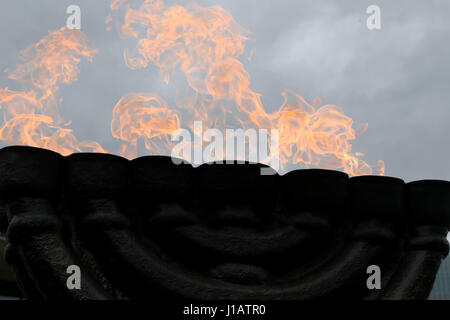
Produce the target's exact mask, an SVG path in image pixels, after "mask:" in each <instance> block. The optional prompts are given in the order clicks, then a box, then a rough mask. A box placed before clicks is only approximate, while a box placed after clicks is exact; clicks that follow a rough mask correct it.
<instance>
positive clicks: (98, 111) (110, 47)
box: [0, 0, 450, 181]
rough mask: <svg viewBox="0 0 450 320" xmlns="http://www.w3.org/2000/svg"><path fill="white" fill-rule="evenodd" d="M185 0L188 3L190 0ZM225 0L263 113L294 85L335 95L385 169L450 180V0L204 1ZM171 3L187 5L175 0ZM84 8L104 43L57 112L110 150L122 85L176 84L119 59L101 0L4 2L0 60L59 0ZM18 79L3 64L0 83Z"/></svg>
mask: <svg viewBox="0 0 450 320" xmlns="http://www.w3.org/2000/svg"><path fill="white" fill-rule="evenodd" d="M189 2H191V1H189ZM196 2H197V3H199V4H201V5H203V6H210V5H220V6H222V7H224V8H225V9H227V10H228V11H230V12H231V14H232V15H233V16H234V17H235V19H236V21H237V22H238V23H239V24H240V25H241V26H243V27H244V28H245V29H247V30H249V31H251V32H252V34H251V38H252V40H254V41H251V42H249V43H248V49H249V50H253V51H254V56H253V60H252V61H251V62H248V63H246V68H247V70H248V71H249V73H250V75H251V77H252V89H253V90H254V91H256V92H259V93H261V94H262V95H263V102H264V104H265V106H266V108H267V109H268V110H269V111H273V110H275V109H276V108H278V107H279V106H280V105H281V104H282V97H281V92H282V91H284V90H285V89H292V90H294V91H296V92H298V93H299V94H301V95H302V96H304V97H305V98H306V99H307V100H308V101H312V99H314V98H316V97H319V98H321V99H322V101H323V102H324V103H327V104H328V103H330V104H335V105H339V106H341V107H342V109H343V111H344V113H345V114H346V115H348V116H350V117H352V118H353V119H354V120H355V122H356V124H358V123H363V122H368V123H369V129H368V131H367V132H366V133H364V134H363V135H361V136H358V138H357V139H356V140H355V141H354V143H353V146H354V148H353V149H354V151H358V152H363V153H365V154H366V156H365V157H364V160H365V161H367V162H368V163H370V164H375V163H376V162H377V160H379V159H382V160H384V161H385V163H386V174H387V175H391V176H398V177H401V178H403V179H405V180H407V181H411V180H418V179H424V178H434V179H446V180H450V168H449V163H450V125H449V121H450V102H449V101H450V63H449V59H450V41H449V39H450V2H449V1H444V0H427V1H419V0H415V1H411V0H397V1H387V0H371V1H366V0H358V1H356V0H352V1H350V0H340V1H334V0H321V1H312V0H309V1H306V0H277V1H267V0H266V1H264V0H199V1H196ZM178 3H182V4H183V3H187V2H186V1H181V0H180V1H178ZM71 4H77V5H79V6H80V7H81V10H82V30H83V31H84V32H85V34H86V35H87V37H88V39H89V40H90V41H91V42H92V44H93V45H94V46H95V47H96V48H97V49H98V50H99V54H98V55H96V56H95V58H94V61H93V63H92V64H89V63H82V64H81V73H80V75H79V81H77V82H75V83H73V84H72V85H70V86H67V87H63V88H62V90H61V95H62V97H63V99H64V101H63V104H62V111H61V112H62V114H63V116H64V118H65V119H67V120H72V121H73V125H72V128H73V129H74V132H75V135H76V136H77V137H78V138H79V139H80V140H85V139H92V140H97V141H99V142H100V143H101V144H102V146H104V147H105V148H107V149H108V150H111V151H116V150H117V142H116V141H115V140H114V138H112V136H111V134H110V130H109V126H110V122H111V117H112V108H113V106H114V105H115V103H116V102H117V101H118V100H119V99H120V98H121V97H122V96H123V95H124V94H126V93H129V92H155V93H158V94H160V95H161V96H163V97H167V96H168V95H171V94H173V91H171V89H172V88H171V87H168V86H166V85H163V84H162V83H161V81H160V79H159V76H158V72H157V71H156V70H155V69H153V72H152V71H151V70H149V69H146V70H139V71H131V70H129V69H127V68H126V66H125V65H124V62H123V49H124V48H125V47H126V43H124V41H123V40H120V39H118V37H117V35H116V34H115V33H114V32H107V31H106V29H105V24H104V19H105V18H106V16H107V15H108V12H109V9H108V1H106V0H69V1H66V0H39V1H36V0H3V1H2V2H1V8H2V9H1V10H0V43H1V52H0V69H2V70H4V69H6V68H11V67H13V66H14V65H15V64H16V63H17V62H18V60H17V56H18V54H19V52H20V50H22V49H24V48H25V47H27V46H28V45H30V44H31V43H34V42H37V41H38V40H39V39H41V38H42V37H43V36H45V35H46V34H47V33H48V30H56V29H59V28H60V27H62V26H63V25H64V24H65V20H66V18H67V15H66V8H67V7H68V6H69V5H71ZM371 4H377V5H379V6H380V7H381V10H382V30H380V31H369V30H368V29H367V28H366V19H367V14H366V8H367V7H368V6H369V5H371ZM4 87H9V88H11V89H20V87H18V86H17V84H16V83H14V82H12V81H11V80H9V79H8V77H7V74H6V73H2V74H0V88H4Z"/></svg>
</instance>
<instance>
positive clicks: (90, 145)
mask: <svg viewBox="0 0 450 320" xmlns="http://www.w3.org/2000/svg"><path fill="white" fill-rule="evenodd" d="M96 52H97V50H95V49H94V48H92V47H91V46H90V45H89V43H88V42H87V40H86V39H85V37H84V35H83V34H82V32H81V31H79V30H69V29H67V28H62V29H60V30H57V31H53V32H49V34H48V35H47V36H45V37H44V38H43V39H41V40H40V41H39V42H37V43H35V44H33V45H31V46H29V47H28V48H26V49H25V50H23V51H22V52H21V54H22V56H21V59H22V61H23V63H21V64H18V65H17V66H16V69H15V70H14V71H8V70H6V72H8V73H9V77H10V79H13V80H16V81H18V82H20V83H21V84H22V86H23V88H24V91H12V90H9V89H8V88H6V89H1V90H0V108H1V110H2V112H3V124H2V127H1V128H0V140H2V141H4V142H6V143H7V144H18V145H29V146H35V147H41V148H46V149H50V150H54V151H56V152H59V153H61V154H64V155H67V154H71V153H73V152H74V151H94V152H105V150H103V148H102V147H101V146H100V145H99V144H98V143H96V142H93V141H84V142H79V141H78V140H77V139H76V137H75V136H74V135H73V133H72V131H71V130H70V129H69V128H67V124H65V123H64V121H63V119H62V118H61V115H60V113H59V103H60V102H61V101H62V99H59V98H58V96H57V94H58V91H59V85H60V83H64V84H69V83H71V82H73V81H76V80H77V76H78V73H79V69H78V64H79V62H80V58H81V57H85V58H87V59H88V60H89V61H91V59H92V56H93V55H94V54H95V53H96Z"/></svg>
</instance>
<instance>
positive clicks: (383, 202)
mask: <svg viewBox="0 0 450 320" xmlns="http://www.w3.org/2000/svg"><path fill="white" fill-rule="evenodd" d="M260 169H261V165H255V164H235V165H221V164H213V165H203V166H201V167H198V168H193V167H192V166H191V165H188V164H181V165H175V164H173V163H172V161H171V159H170V158H168V157H157V156H154V157H143V158H138V159H136V160H133V161H128V160H126V159H124V158H121V157H118V156H113V155H106V154H89V153H80V154H73V155H71V156H68V157H62V156H61V155H59V154H57V153H54V152H51V151H48V150H43V149H37V148H30V147H7V148H4V149H2V150H0V195H1V203H2V210H0V221H3V223H1V224H0V227H3V228H5V229H7V239H8V245H7V248H6V253H5V257H6V260H7V262H8V263H9V264H10V265H11V266H12V267H13V269H14V271H15V273H16V276H17V279H18V282H19V285H20V289H21V290H22V292H23V293H24V295H25V296H26V297H27V298H29V299H128V298H130V299H142V298H155V297H156V298H161V297H167V298H171V297H184V298H193V299H208V300H211V299H233V300H234V299H246V300H254V299H264V300H279V299H321V298H322V299H323V298H338V299H425V298H427V297H428V295H429V292H430V290H431V288H432V286H433V282H434V279H435V276H436V273H437V271H438V269H439V266H440V264H441V261H442V259H443V258H445V257H446V256H447V254H448V250H449V247H448V242H447V240H446V235H447V232H448V229H449V226H450V182H446V181H418V182H413V183H408V184H405V183H404V182H403V181H402V180H400V179H396V178H390V177H374V176H367V177H355V178H349V177H348V176H347V175H346V174H344V173H341V172H336V171H328V170H298V171H293V172H290V173H289V174H286V175H284V176H278V175H274V176H263V175H260ZM5 215H6V216H7V219H6V218H5ZM70 265H78V266H79V267H80V268H81V275H82V277H81V279H82V285H81V289H80V290H69V289H68V288H67V286H66V281H67V278H68V276H69V275H68V274H67V272H66V271H67V267H68V266H70ZM370 265H378V266H379V267H380V268H381V274H382V288H381V290H369V289H368V288H367V285H366V281H367V278H368V277H369V275H368V274H367V272H366V271H367V267H368V266H370Z"/></svg>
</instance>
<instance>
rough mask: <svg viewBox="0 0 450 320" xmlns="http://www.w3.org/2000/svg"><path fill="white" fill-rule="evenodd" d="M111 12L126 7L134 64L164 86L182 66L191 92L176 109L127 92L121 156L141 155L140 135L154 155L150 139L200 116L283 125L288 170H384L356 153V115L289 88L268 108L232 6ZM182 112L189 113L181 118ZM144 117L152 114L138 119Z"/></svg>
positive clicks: (120, 112)
mask: <svg viewBox="0 0 450 320" xmlns="http://www.w3.org/2000/svg"><path fill="white" fill-rule="evenodd" d="M111 9H112V10H113V11H116V10H124V12H125V15H124V19H123V22H122V23H118V24H117V30H118V33H119V35H120V36H121V37H124V38H125V37H131V38H135V39H136V40H137V46H136V48H135V50H134V51H135V52H134V53H130V52H129V51H128V50H126V51H125V62H126V64H127V65H128V67H129V68H131V69H141V68H147V67H149V66H156V67H157V68H158V69H159V72H160V75H161V77H162V79H163V81H165V82H166V83H168V82H169V81H170V78H171V76H172V74H173V73H174V72H175V70H177V69H179V70H181V71H182V72H183V73H184V75H185V77H186V81H187V84H188V87H189V88H190V91H191V92H190V93H189V94H188V95H187V96H185V97H181V98H180V97H177V103H176V108H172V109H171V110H169V109H168V107H167V104H166V102H164V101H163V100H161V99H160V98H158V97H157V96H156V95H153V94H134V95H128V96H126V97H125V98H123V99H122V100H121V101H119V103H118V104H117V105H116V107H115V109H114V115H113V116H114V119H113V124H112V131H113V135H114V137H116V138H118V139H120V140H122V141H123V142H124V145H123V147H122V154H123V155H125V156H129V157H133V156H136V153H137V149H136V145H137V140H138V139H139V138H143V139H144V140H145V141H146V143H145V147H146V149H148V150H149V151H150V152H155V144H153V143H149V141H150V140H151V139H152V137H154V136H156V137H158V139H160V140H161V139H162V140H166V141H167V136H166V137H164V136H165V135H168V134H170V133H171V132H170V130H172V129H174V128H177V127H179V126H180V124H182V125H185V126H187V127H189V128H192V122H193V121H194V120H202V121H204V122H205V124H206V126H208V127H215V128H219V129H225V128H231V127H236V126H240V127H243V128H244V129H247V128H255V129H279V135H280V142H279V152H280V155H279V157H280V162H281V166H282V168H283V167H285V166H286V165H287V164H299V165H303V166H304V167H306V168H309V167H321V168H327V169H336V170H343V171H345V172H347V173H349V174H350V175H366V174H381V175H382V174H384V163H383V161H379V162H378V164H377V165H376V166H370V165H368V164H367V163H366V162H364V161H363V160H361V159H359V158H358V156H361V154H360V153H353V152H352V145H351V143H350V141H351V140H353V139H355V136H356V131H355V129H353V120H352V119H351V118H349V117H348V116H346V115H344V114H343V112H342V111H341V110H340V108H339V107H337V106H333V105H325V106H322V107H319V108H317V109H316V108H314V107H313V106H312V105H310V104H308V103H307V102H306V101H305V100H304V99H303V98H302V97H301V96H300V95H298V94H296V93H294V92H291V91H286V92H284V93H283V96H284V103H283V105H282V106H281V108H280V109H279V110H278V111H276V112H274V113H268V112H266V110H265V108H264V106H263V104H262V102H261V95H260V94H258V93H256V92H254V91H253V90H252V89H251V88H250V76H249V74H248V72H247V71H246V70H245V67H244V65H243V64H242V62H241V61H240V60H239V58H240V57H241V56H242V55H243V53H244V49H245V41H246V40H248V37H247V36H246V34H247V32H246V31H245V30H244V29H242V27H241V26H239V25H238V24H237V22H236V21H235V20H234V19H233V17H232V16H231V14H230V13H229V12H227V11H226V10H224V9H222V8H221V7H218V6H213V7H210V8H204V7H201V6H199V5H196V4H191V5H188V6H180V5H172V6H167V5H165V4H164V3H163V1H161V0H145V1H144V2H143V4H142V5H141V6H140V7H139V8H138V9H133V8H132V7H131V6H130V4H129V3H128V1H127V0H114V1H113V2H112V3H111ZM111 21H112V17H111V18H108V20H107V22H108V23H110V22H111ZM149 102H151V104H150V105H148V103H149ZM317 102H318V103H320V101H319V100H317ZM181 112H183V115H184V114H187V117H181V115H180V114H181ZM144 115H145V117H150V118H149V119H148V120H139V119H140V117H142V116H144ZM154 116H156V118H154V119H153V120H152V119H151V117H154ZM168 145H169V143H166V144H165V146H166V147H167V148H168ZM160 149H161V148H160V147H159V149H158V152H160Z"/></svg>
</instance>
